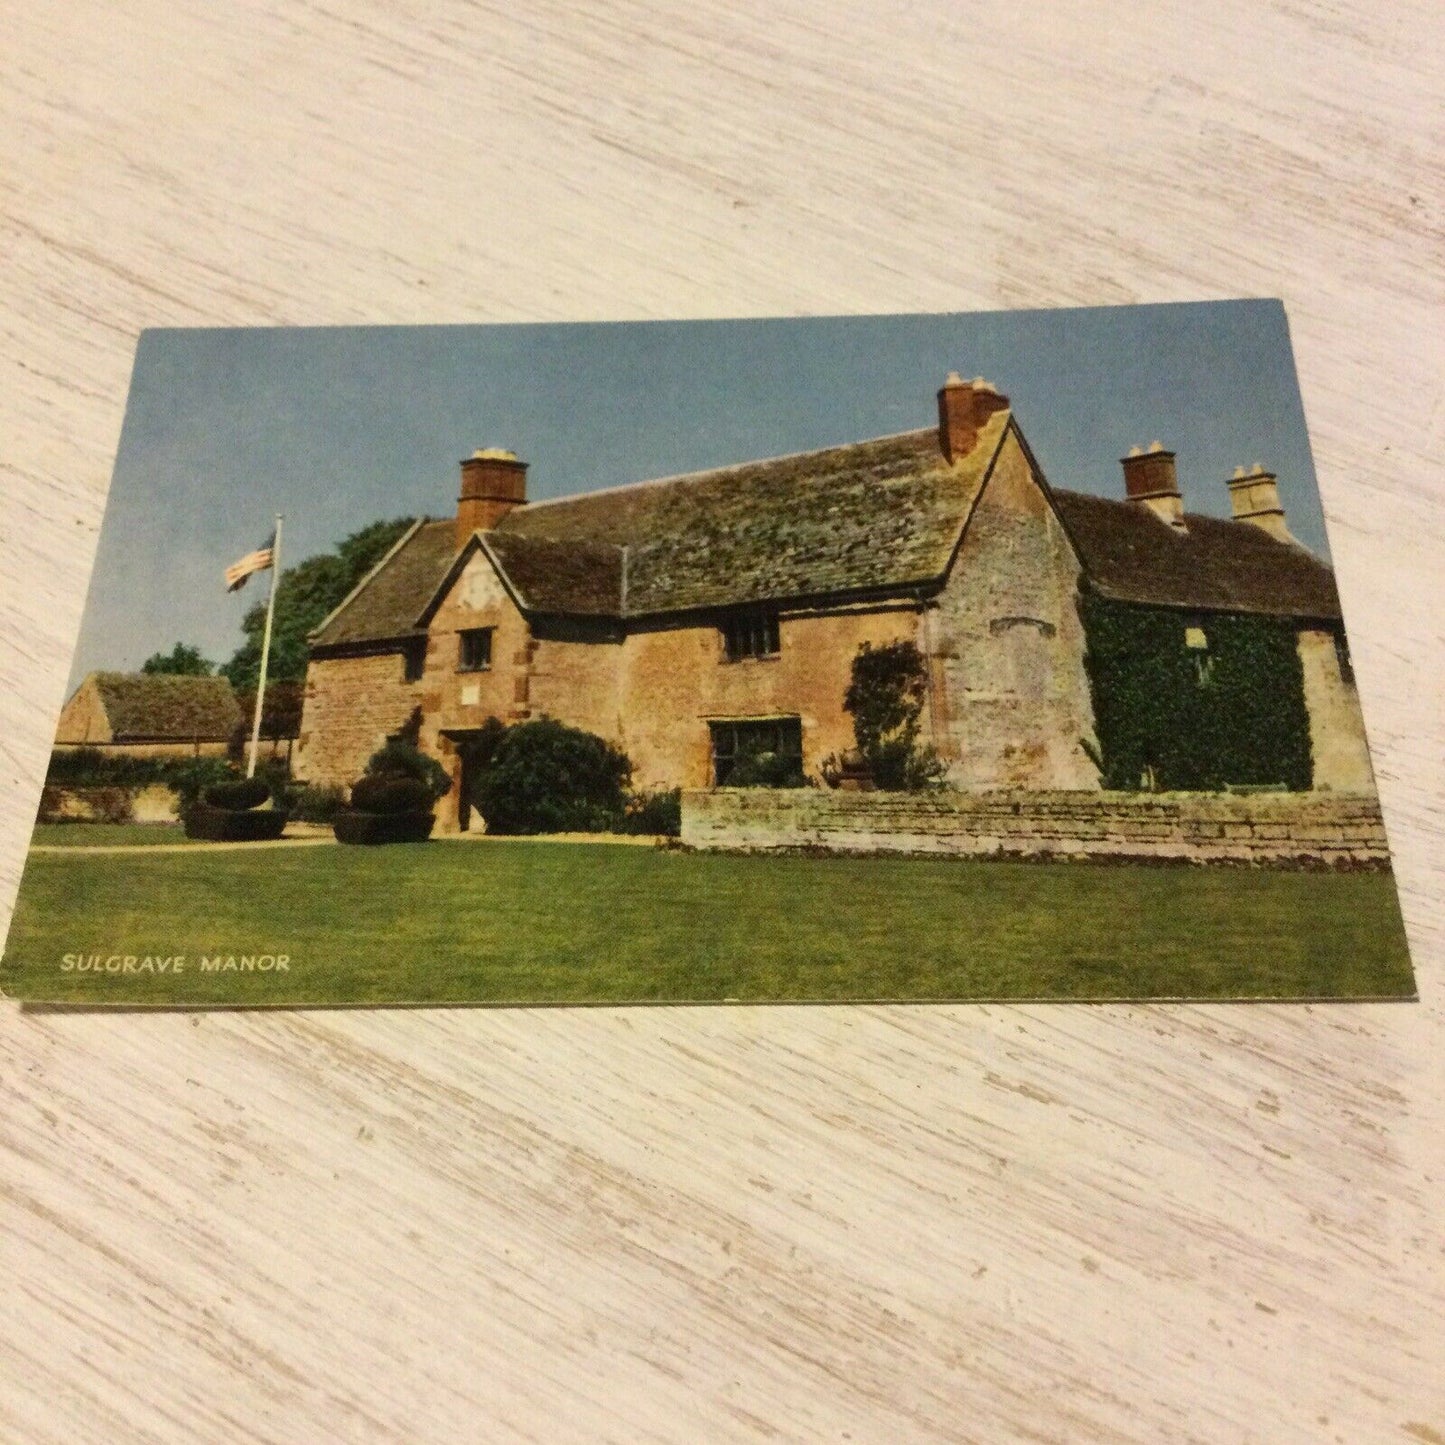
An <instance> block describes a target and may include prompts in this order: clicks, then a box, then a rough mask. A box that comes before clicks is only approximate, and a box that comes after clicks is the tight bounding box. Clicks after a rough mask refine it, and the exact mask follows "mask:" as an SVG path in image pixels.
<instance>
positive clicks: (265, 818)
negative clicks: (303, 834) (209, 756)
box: [184, 802, 289, 843]
mask: <svg viewBox="0 0 1445 1445" xmlns="http://www.w3.org/2000/svg"><path fill="white" fill-rule="evenodd" d="M288 817H289V815H288V814H287V813H285V812H283V811H281V809H279V808H251V809H248V810H247V811H245V812H242V811H241V810H239V809H235V808H217V807H215V806H214V805H213V804H211V803H204V802H202V803H194V804H192V805H191V806H190V807H189V808H187V809H186V812H185V819H184V821H185V827H186V837H187V838H204V839H206V840H207V842H211V843H258V842H262V841H264V840H269V839H272V838H279V837H280V836H281V833H282V830H283V829H284V828H285V827H286V822H287V818H288Z"/></svg>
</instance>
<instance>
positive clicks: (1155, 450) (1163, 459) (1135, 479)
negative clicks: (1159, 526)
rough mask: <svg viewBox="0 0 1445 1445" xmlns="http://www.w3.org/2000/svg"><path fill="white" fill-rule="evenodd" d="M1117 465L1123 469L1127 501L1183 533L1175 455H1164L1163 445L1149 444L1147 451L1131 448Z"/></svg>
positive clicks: (1182, 502) (1182, 504) (1182, 500)
mask: <svg viewBox="0 0 1445 1445" xmlns="http://www.w3.org/2000/svg"><path fill="white" fill-rule="evenodd" d="M1119 464H1120V465H1121V466H1122V467H1123V468H1124V495H1125V496H1126V497H1127V498H1128V499H1129V501H1131V502H1135V503H1137V504H1138V505H1139V506H1141V507H1147V508H1148V509H1149V510H1150V511H1151V512H1153V513H1154V515H1155V516H1156V517H1158V518H1159V520H1160V521H1161V522H1167V523H1168V524H1169V525H1170V526H1171V527H1177V528H1178V529H1179V530H1180V531H1181V532H1182V531H1183V530H1184V498H1183V497H1181V496H1180V495H1179V479H1178V477H1177V476H1176V475H1175V473H1174V453H1173V452H1166V451H1165V450H1164V444H1163V443H1162V442H1151V443H1150V444H1149V450H1148V451H1145V450H1144V449H1143V448H1142V447H1130V448H1129V455H1128V456H1127V457H1120V458H1119Z"/></svg>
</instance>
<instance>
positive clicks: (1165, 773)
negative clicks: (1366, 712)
mask: <svg viewBox="0 0 1445 1445" xmlns="http://www.w3.org/2000/svg"><path fill="white" fill-rule="evenodd" d="M1079 612H1080V615H1081V617H1082V619H1083V623H1084V633H1085V636H1086V638H1087V642H1088V650H1087V652H1086V654H1085V658H1084V662H1085V667H1086V669H1087V671H1088V675H1089V683H1090V689H1091V692H1092V694H1093V703H1094V726H1095V729H1096V731H1097V734H1098V738H1099V748H1100V756H1099V757H1098V758H1097V759H1096V761H1097V762H1098V764H1099V770H1100V774H1101V781H1102V782H1103V785H1104V786H1105V787H1106V788H1117V789H1123V790H1137V789H1140V788H1148V787H1150V786H1152V787H1153V789H1155V790H1157V791H1174V790H1182V791H1196V790H1204V791H1211V790H1218V789H1222V788H1224V787H1226V786H1269V785H1280V784H1283V785H1284V786H1285V787H1287V788H1290V789H1294V790H1300V791H1303V790H1305V789H1308V788H1309V787H1310V784H1311V781H1312V778H1313V764H1312V760H1311V756H1310V732H1309V712H1308V710H1307V709H1306V707H1305V700H1304V675H1303V669H1302V668H1301V665H1300V659H1299V652H1298V648H1297V642H1296V636H1295V627H1294V625H1293V624H1292V623H1291V622H1289V621H1287V620H1281V619H1276V618H1269V617H1256V616H1244V615H1239V614H1210V615H1209V616H1207V617H1204V618H1202V619H1199V620H1197V621H1196V619H1194V618H1191V617H1189V616H1188V615H1187V614H1185V613H1182V612H1179V611H1176V610H1171V609H1169V608H1163V607H1146V606H1143V605H1140V604H1138V603H1130V602H1115V601H1112V600H1111V599H1108V598H1105V597H1101V596H1099V595H1098V594H1097V593H1096V592H1094V591H1092V590H1086V591H1084V592H1082V593H1081V594H1080V599H1079ZM1192 626H1198V627H1200V628H1202V629H1203V631H1204V634H1205V639H1206V641H1207V644H1208V645H1207V648H1205V649H1194V648H1190V647H1189V646H1188V645H1187V643H1186V640H1185V633H1186V629H1187V628H1189V627H1192Z"/></svg>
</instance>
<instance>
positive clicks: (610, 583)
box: [312, 411, 1339, 647]
mask: <svg viewBox="0 0 1445 1445" xmlns="http://www.w3.org/2000/svg"><path fill="white" fill-rule="evenodd" d="M1011 423H1012V416H1011V413H1010V412H1008V411H1000V412H996V413H995V414H994V415H993V416H991V417H990V418H989V419H988V421H987V422H986V423H985V425H984V426H983V428H982V429H981V430H980V433H979V437H978V441H977V443H976V445H975V446H974V448H973V450H972V451H971V452H970V453H969V455H968V456H967V457H965V458H963V459H962V460H961V461H960V462H959V463H958V464H957V465H950V464H949V463H948V462H947V461H946V460H945V459H944V457H943V455H942V453H941V452H940V450H939V444H938V432H937V430H936V429H935V428H933V427H929V428H926V429H923V430H920V431H911V432H903V433H900V434H899V435H896V436H887V437H878V438H875V439H873V440H871V441H862V442H853V443H850V444H848V445H846V446H838V447H828V448H825V449H823V450H821V451H815V452H805V453H801V454H799V455H795V456H786V457H774V458H770V459H768V460H765V461H755V462H745V463H743V464H741V465H739V466H731V467H719V468H716V469H713V470H710V471H703V472H691V473H688V474H686V475H683V476H678V477H668V478H664V479H662V480H660V481H651V482H639V483H635V484H633V485H631V486H625V487H616V488H612V489H610V490H607V491H599V492H586V493H582V494H580V495H577V496H572V497H564V498H560V499H558V500H556V501H546V502H534V503H532V504H530V505H527V506H521V507H518V508H516V509H515V510H514V511H512V512H510V513H508V514H507V516H506V517H504V518H503V519H502V521H501V522H500V523H499V524H498V525H497V527H496V528H494V529H493V530H492V531H490V532H486V533H479V534H476V545H481V546H485V548H486V549H487V551H488V553H489V554H490V556H491V558H492V560H493V562H494V563H495V564H496V566H497V568H498V570H499V571H500V572H501V574H502V578H503V580H504V581H505V582H506V584H507V586H508V587H509V588H510V589H511V591H512V593H513V595H514V596H515V597H516V598H517V601H518V603H519V605H520V606H521V607H522V608H523V610H524V611H527V612H530V613H535V614H547V615H557V616H576V617H610V618H616V619H620V620H628V619H634V618H644V617H654V616H662V615H667V614H676V613H684V612H691V611H696V610H703V609H715V608H723V607H732V606H742V605H746V604H749V603H758V602H788V601H798V600H804V599H814V598H818V599H822V598H829V597H837V596H846V595H855V596H856V595H878V594H886V593H889V592H893V593H898V592H905V591H909V590H913V589H920V588H928V587H930V586H933V585H936V584H938V583H940V582H941V581H942V580H943V578H944V576H945V575H946V573H947V571H948V568H949V565H950V564H951V562H952V559H953V556H954V553H955V551H956V549H957V546H958V542H959V538H960V536H961V534H962V531H963V527H964V525H965V523H966V521H967V519H968V516H969V513H970V511H971V510H972V507H973V504H974V502H975V500H976V499H977V497H978V494H979V492H980V490H981V489H982V486H983V484H984V482H985V480H986V479H987V477H988V474H989V471H990V468H991V466H992V463H993V460H994V458H995V456H996V455H997V453H998V450H999V447H1000V445H1001V443H1002V441H1003V437H1004V434H1005V432H1006V430H1007V429H1008V427H1009V426H1010V425H1011ZM1051 495H1052V496H1053V498H1054V501H1055V504H1056V505H1057V507H1058V510H1059V514H1060V516H1061V517H1062V519H1063V522H1064V525H1065V528H1066V529H1067V530H1068V532H1069V535H1070V536H1071V538H1072V539H1073V541H1074V544H1075V547H1076V548H1077V550H1078V552H1079V556H1080V560H1081V562H1082V563H1083V566H1084V569H1085V572H1086V573H1087V575H1088V576H1089V577H1090V578H1091V580H1092V581H1093V582H1094V584H1095V585H1096V586H1098V587H1099V589H1100V590H1101V591H1103V592H1105V593H1107V594H1108V595H1110V596H1114V597H1119V598H1122V599H1124V600H1128V601H1137V602H1148V603H1155V604H1159V605H1165V606H1176V607H1187V608H1192V609H1198V610H1201V611H1240V612H1261V613H1267V614H1274V615H1280V616H1290V617H1302V618H1322V619H1331V618H1337V617H1338V616H1339V597H1338V595H1337V593H1336V592H1335V584H1334V574H1333V573H1332V572H1331V571H1330V569H1329V568H1328V567H1327V566H1326V565H1325V564H1324V563H1323V562H1321V561H1320V560H1319V559H1318V558H1316V557H1314V556H1313V555H1312V554H1311V553H1309V552H1307V551H1306V550H1305V549H1304V548H1302V547H1298V546H1294V545H1291V544H1289V543H1285V542H1280V541H1277V540H1276V539H1275V538H1274V537H1272V536H1270V535H1269V534H1268V533H1266V532H1264V531H1262V530H1261V529H1260V528H1258V527H1254V526H1251V525H1249V524H1247V523H1239V522H1231V521H1224V520H1222V519H1219V518H1215V517H1200V516H1193V515H1191V516H1189V517H1188V519H1187V521H1188V528H1187V530H1186V531H1185V532H1178V531H1176V530H1174V529H1173V528H1170V527H1168V526H1167V525H1165V524H1164V523H1162V522H1161V521H1159V520H1158V519H1157V518H1156V517H1154V516H1153V515H1152V514H1151V513H1149V512H1147V511H1146V510H1144V509H1143V508H1141V507H1139V506H1137V505H1134V504H1130V503H1126V502H1122V501H1112V500H1109V499H1107V498H1102V497H1093V496H1087V495H1084V494H1081V493H1077V492H1068V491H1060V490H1055V491H1053V492H1052V493H1051ZM462 560H463V559H462V557H461V556H460V555H459V554H458V552H457V550H456V540H455V530H454V524H453V523H452V522H451V521H450V520H447V521H439V522H424V523H421V524H419V525H418V526H417V527H416V529H415V530H414V531H413V532H412V533H410V534H409V535H408V536H406V537H405V538H403V539H402V541H401V543H400V544H398V546H397V547H396V548H395V549H394V551H393V552H392V553H391V555H390V556H389V557H387V558H386V559H384V560H383V562H382V563H381V564H380V565H379V566H378V567H377V568H376V570H375V571H374V572H373V573H372V574H371V576H370V577H368V578H367V579H366V580H365V581H363V582H362V583H361V584H360V586H358V588H357V589H356V591H355V592H353V594H352V595H351V597H350V598H348V599H347V601H346V602H344V603H343V604H342V605H341V607H339V608H338V609H337V611H336V612H334V613H333V614H332V616H331V617H330V618H328V619H327V621H326V622H325V623H323V624H322V627H321V628H320V629H319V630H318V631H317V633H316V634H314V635H313V637H312V643H313V646H319V647H327V646H331V645H347V644H359V643H360V644H364V643H378V642H387V641H397V642H399V641H401V640H402V639H404V638H406V637H408V636H413V635H416V634H417V633H419V632H420V631H421V630H422V629H423V628H424V627H425V625H426V621H427V618H428V617H429V616H430V614H431V612H432V611H433V610H434V608H435V605H436V603H437V602H438V601H439V600H440V596H441V594H442V593H444V592H445V590H446V587H447V586H448V585H450V581H451V579H452V577H453V576H454V574H455V572H456V571H457V570H458V568H459V565H460V563H461V561H462Z"/></svg>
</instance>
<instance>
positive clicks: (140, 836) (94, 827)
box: [30, 823, 198, 848]
mask: <svg viewBox="0 0 1445 1445" xmlns="http://www.w3.org/2000/svg"><path fill="white" fill-rule="evenodd" d="M196 841H198V840H196V839H193V838H187V837H186V835H185V833H184V832H183V831H182V830H181V825H180V824H179V823H37V824H36V825H35V831H34V832H33V833H32V834H31V835H30V844H31V847H34V846H35V845H36V844H40V845H41V846H43V847H46V848H113V847H116V846H118V845H125V846H129V845H131V844H135V843H149V844H157V843H163V844H172V843H176V844H179V843H193V842H196Z"/></svg>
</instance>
